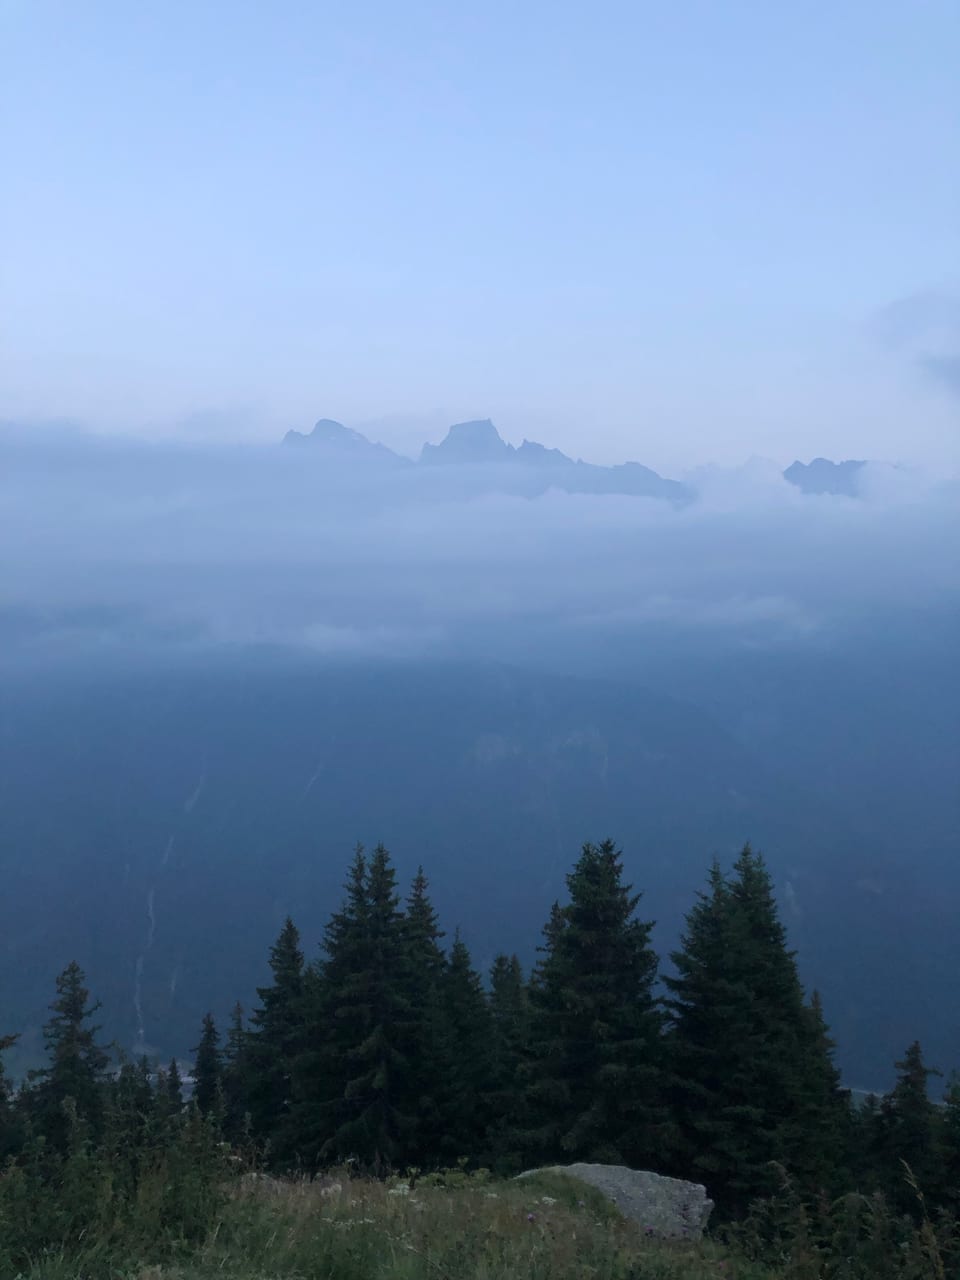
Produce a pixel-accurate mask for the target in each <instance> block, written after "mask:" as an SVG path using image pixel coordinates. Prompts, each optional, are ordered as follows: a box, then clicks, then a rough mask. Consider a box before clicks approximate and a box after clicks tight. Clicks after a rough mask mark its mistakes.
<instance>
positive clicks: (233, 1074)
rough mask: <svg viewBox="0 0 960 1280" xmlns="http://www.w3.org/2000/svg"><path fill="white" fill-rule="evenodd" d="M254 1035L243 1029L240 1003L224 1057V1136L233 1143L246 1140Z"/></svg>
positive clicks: (236, 1007) (233, 1016) (228, 1033)
mask: <svg viewBox="0 0 960 1280" xmlns="http://www.w3.org/2000/svg"><path fill="white" fill-rule="evenodd" d="M251 1056H252V1055H251V1053H250V1033H249V1032H248V1031H247V1029H246V1027H245V1026H244V1025H243V1005H241V1004H240V1002H239V1001H237V1003H236V1004H235V1005H234V1006H233V1010H232V1011H231V1014H230V1029H229V1031H228V1032H227V1043H226V1046H225V1048H224V1053H223V1081H222V1089H223V1132H224V1136H225V1137H226V1138H227V1140H228V1141H229V1142H233V1143H237V1142H240V1141H241V1140H242V1139H243V1138H244V1137H245V1136H246V1130H247V1118H248V1116H249V1107H250V1095H251V1093H252V1087H251V1074H252V1070H251V1062H250V1059H251Z"/></svg>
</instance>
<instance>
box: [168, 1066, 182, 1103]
mask: <svg viewBox="0 0 960 1280" xmlns="http://www.w3.org/2000/svg"><path fill="white" fill-rule="evenodd" d="M166 1085H167V1097H168V1099H169V1100H170V1108H171V1110H172V1111H173V1112H174V1113H175V1114H179V1113H180V1112H181V1111H182V1110H183V1077H182V1076H181V1075H180V1067H179V1065H178V1063H177V1060H176V1058H171V1059H170V1066H169V1067H168V1068H167V1081H166Z"/></svg>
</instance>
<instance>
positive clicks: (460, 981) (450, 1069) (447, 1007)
mask: <svg viewBox="0 0 960 1280" xmlns="http://www.w3.org/2000/svg"><path fill="white" fill-rule="evenodd" d="M443 1012H444V1040H445V1044H444V1052H443V1054H442V1061H443V1069H444V1081H443V1090H442V1103H441V1107H442V1112H443V1129H444V1138H443V1143H442V1147H441V1154H442V1155H443V1156H444V1157H445V1158H446V1160H447V1161H448V1162H450V1163H452V1162H454V1161H457V1160H463V1159H466V1160H475V1159H476V1157H477V1155H478V1154H479V1152H480V1149H481V1144H482V1142H483V1138H484V1135H485V1132H486V1129H487V1126H488V1123H489V1117H488V1115H487V1109H486V1101H487V1092H488V1089H489V1084H490V1032H491V1024H490V1012H489V1010H488V1008H487V1000H486V996H485V994H484V990H483V984H482V982H481V980H480V975H479V974H478V973H477V972H476V970H475V969H474V968H473V964H472V962H471V959H470V951H469V949H468V948H467V944H466V943H465V942H464V941H463V939H462V938H461V937H460V934H459V931H458V932H457V934H456V936H455V937H454V941H453V946H452V947H451V948H450V957H449V960H448V962H447V966H446V970H445V972H444V975H443Z"/></svg>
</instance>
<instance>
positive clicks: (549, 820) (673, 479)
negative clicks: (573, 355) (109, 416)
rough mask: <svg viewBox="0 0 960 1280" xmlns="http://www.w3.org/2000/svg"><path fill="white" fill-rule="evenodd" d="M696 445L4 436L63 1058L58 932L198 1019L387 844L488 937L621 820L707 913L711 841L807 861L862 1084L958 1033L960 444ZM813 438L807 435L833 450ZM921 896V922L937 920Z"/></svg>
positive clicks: (30, 900)
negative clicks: (717, 459) (763, 450)
mask: <svg viewBox="0 0 960 1280" xmlns="http://www.w3.org/2000/svg"><path fill="white" fill-rule="evenodd" d="M843 461H844V460H842V459H840V460H834V461H829V460H822V459H821V460H819V461H815V460H811V459H809V458H807V459H801V460H800V464H801V465H800V466H799V467H798V468H788V469H787V470H786V473H785V472H784V469H783V468H782V467H781V466H780V465H779V464H775V463H773V462H769V461H765V460H763V459H752V460H749V461H746V462H744V463H743V465H741V466H737V467H729V468H719V467H716V466H704V467H699V468H695V469H692V470H690V471H688V472H685V473H681V474H678V475H660V474H658V473H657V472H656V471H655V470H653V469H651V468H646V467H645V466H644V465H643V458H642V457H641V458H638V459H637V460H636V464H635V465H632V466H623V465H612V466H602V467H601V466H591V465H589V464H587V463H581V462H578V461H577V460H576V459H574V458H570V457H567V456H566V455H564V454H560V453H559V452H558V451H553V450H551V449H550V442H549V440H548V441H546V442H544V445H543V447H537V446H535V445H529V444H518V445H516V446H514V445H512V444H507V443H505V442H504V441H503V439H502V437H501V436H500V435H499V434H498V432H497V430H496V428H495V426H494V425H493V424H491V423H490V422H488V421H481V422H473V423H466V424H458V425H457V426H456V427H454V428H452V429H451V431H450V432H449V433H448V435H447V436H446V437H445V438H444V439H443V440H441V442H439V444H438V445H435V446H430V447H427V448H426V449H425V450H424V453H423V455H422V457H421V458H418V459H411V458H407V457H402V456H400V455H398V454H396V453H394V452H393V451H392V450H389V449H388V448H386V447H385V446H379V447H378V446H377V442H376V441H370V440H368V439H366V438H365V437H364V436H362V434H359V433H356V432H353V431H351V429H349V428H346V427H342V426H341V425H340V424H337V423H334V422H331V421H329V420H321V422H320V423H319V424H318V425H317V428H316V430H315V431H314V432H313V433H312V434H311V432H310V429H309V428H308V429H307V430H305V431H303V432H300V433H298V434H297V435H295V436H293V437H290V438H288V439H287V440H286V441H281V440H279V439H278V440H276V441H274V442H271V443H270V444H263V445H256V446H252V445H247V446H243V445H234V446H226V445H221V446H198V445H192V446H191V445H186V444H176V443H170V442H167V443H156V442H155V443H147V442H144V441H142V440H136V439H124V438H120V437H115V436H109V437H107V436H92V435H89V434H86V433H84V432H81V431H78V430H74V429H68V428H60V429H53V428H50V429H48V430H46V431H40V430H25V429H23V428H18V427H17V426H16V425H15V424H8V426H7V427H6V428H4V430H3V431H2V433H0V522H2V529H0V563H2V575H0V637H2V649H0V797H2V801H0V840H2V843H3V847H4V849H5V851H6V854H5V856H6V858H7V862H8V878H7V892H6V893H5V895H4V900H3V907H2V913H3V921H2V924H3V929H4V936H5V938H6V939H7V947H6V950H5V956H6V959H5V961H4V962H3V963H4V965H6V966H7V969H8V974H7V977H6V981H7V982H8V983H9V982H10V981H11V980H12V977H13V974H14V973H15V974H16V975H17V979H16V983H15V985H14V986H13V987H11V988H10V990H11V991H12V992H13V995H12V997H11V999H12V1002H13V1005H14V1006H15V1008H14V1012H15V1013H16V1015H17V1018H18V1022H19V1024H23V1025H25V1026H26V1028H27V1032H26V1034H24V1036H23V1037H22V1038H21V1041H20V1043H19V1045H18V1046H17V1049H16V1050H15V1051H14V1052H15V1053H16V1054H18V1055H19V1060H20V1061H22V1062H24V1063H26V1062H28V1061H30V1060H31V1057H32V1056H33V1055H36V1054H37V1053H39V1052H40V1046H39V1040H38V1038H37V1037H38V1035H39V1032H38V1028H39V1025H40V1023H41V1021H42V1017H43V1009H44V1005H45V1002H46V999H47V996H46V992H47V988H48V985H49V968H50V955H51V952H52V951H53V950H57V952H58V954H59V952H60V951H63V950H64V948H65V949H66V951H68V952H69V953H70V955H76V956H77V957H78V958H80V959H81V963H82V964H83V965H84V967H85V969H86V970H87V971H88V972H89V975H90V977H91V981H92V983H93V984H94V985H95V987H96V989H97V990H98V992H100V993H101V994H102V995H103V998H104V999H105V1004H106V1006H107V1008H108V1010H109V1014H108V1019H109V1020H108V1026H109V1029H110V1031H111V1034H115V1035H116V1036H117V1037H118V1039H119V1040H120V1041H121V1043H123V1044H126V1045H127V1046H129V1047H131V1048H133V1049H136V1050H146V1051H149V1052H154V1051H156V1052H160V1053H163V1054H170V1053H174V1052H176V1053H183V1052H184V1051H185V1050H186V1049H187V1047H188V1046H189V1045H190V1044H192V1039H191V1037H192V1036H194V1034H195V1027H196V1025H197V1023H198V1020H199V1018H200V1016H201V1014H202V1013H203V1011H204V1010H205V1009H206V1008H207V1007H208V1006H209V1005H210V1003H211V1001H217V1000H219V1001H220V1002H221V1004H222V1005H223V1008H224V1009H226V1007H227V1003H228V1001H229V1000H230V999H232V998H235V995H236V992H237V991H238V989H244V990H246V989H252V988H253V986H254V985H255V984H256V982H258V981H260V980H262V973H263V957H264V955H265V951H266V947H267V944H268V943H269V941H270V939H271V937H272V936H273V935H274V934H275V933H276V930H277V928H278V925H279V923H280V922H281V921H282V919H283V916H284V914H285V913H286V912H288V911H291V912H293V913H294V914H295V915H296V917H297V920H298V923H299V924H300V927H301V929H302V930H303V931H304V935H305V937H306V938H307V939H308V940H309V944H310V945H311V946H313V945H315V944H316V941H317V940H318V939H319V936H320V931H321V927H322V922H323V920H324V919H325V917H326V915H327V914H328V913H329V911H330V910H331V909H332V908H333V906H334V905H335V903H336V901H337V899H338V895H339V893H340V887H339V886H340V882H341V879H342V875H343V867H344V865H345V858H346V857H347V856H348V854H349V851H350V850H351V849H352V847H353V845H354V844H355V843H356V842H357V841H358V840H361V841H364V842H367V843H370V844H372V843H375V842H376V841H377V840H379V839H382V840H383V841H384V842H385V843H387V844H388V846H389V847H390V849H391V851H392V853H393V854H394V857H395V859H396V861H397V865H398V868H399V869H400V871H401V874H404V875H407V874H412V872H413V870H414V869H415V868H416V866H417V864H419V863H423V865H424V866H425V868H426V870H427V872H428V874H429V875H430V877H431V880H432V882H433V885H434V892H435V896H436V900H437V902H438V904H439V906H440V908H441V910H442V914H443V916H444V918H445V919H446V920H449V921H450V922H451V927H452V925H453V924H456V923H459V924H460V925H461V927H462V929H463V933H464V936H465V938H466V939H467V940H468V942H469V943H470V945H471V948H472V949H473V951H474V953H475V956H476V958H477V960H478V962H479V963H481V965H486V964H488V963H489V962H490V961H491V960H492V958H493V955H494V954H495V953H496V952H497V951H498V950H502V949H506V950H518V951H519V952H520V953H521V955H522V958H523V960H524V962H525V963H531V962H532V961H533V959H534V953H533V951H532V943H533V941H534V940H535V938H536V934H537V930H538V929H539V928H540V926H541V925H542V923H543V920H544V918H545V912H546V910H547V908H548V906H549V903H550V902H551V901H552V900H553V898H554V897H556V896H557V895H558V894H559V893H560V892H561V891H562V884H563V876H564V874H565V873H566V871H567V869H568V867H569V864H570V861H571V859H572V858H573V857H574V856H575V854H576V851H577V849H578V848H579V846H580V844H581V843H582V842H583V841H584V840H590V839H602V838H604V837H606V836H607V835H611V836H613V837H614V838H615V839H616V840H617V841H618V842H619V843H620V844H621V845H622V846H623V849H624V855H625V864H626V869H627V872H628V875H629V878H630V879H631V880H632V881H633V883H634V884H635V885H636V886H637V888H638V889H640V890H642V891H643V893H644V895H645V896H644V900H643V901H644V908H643V909H644V910H645V911H646V912H648V913H649V915H650V917H651V918H655V919H656V920H657V922H658V923H657V927H656V942H657V945H658V947H659V949H660V951H661V954H663V955H666V953H667V952H668V951H669V949H670V948H671V947H673V946H675V945H676V941H677V938H678V936H679V931H680V928H681V925H682V920H683V915H684V913H685V912H686V911H687V910H688V909H689V906H690V903H691V901H692V900H693V896H694V894H695V892H696V890H697V889H698V888H699V887H700V886H701V885H702V884H703V880H704V876H705V873H706V869H707V867H708V865H709V862H710V859H711V858H712V857H713V856H714V855H715V854H719V855H720V856H722V857H724V858H726V857H727V856H728V855H730V854H731V853H732V852H733V851H735V850H737V849H739V847H740V846H741V845H742V844H743V842H744V841H746V840H750V841H752V842H753V843H754V845H755V846H757V847H759V848H761V849H762V850H763V851H764V852H765V854H766V855H767V857H768V860H769V864H770V867H771V870H772V872H773V874H774V878H775V883H776V887H777V891H778V894H779V895H780V896H781V900H782V903H783V910H784V915H785V919H786V922H787V925H788V928H789V931H790V937H791V940H792V941H793V942H794V945H796V946H798V947H799V952H800V964H801V972H802V976H803V977H804V979H805V981H807V982H809V983H810V984H811V985H815V986H817V987H818V988H819V989H820V990H821V992H822V995H823V998H824V1000H825V1002H826V1003H827V1004H828V1007H829V1008H830V1009H831V1011H832V1013H831V1025H832V1027H833V1030H834V1034H835V1036H836V1038H837V1040H838V1042H839V1060H840V1062H841V1065H842V1066H843V1069H844V1072H845V1075H846V1077H847V1079H848V1080H849V1082H850V1083H851V1084H852V1085H855V1086H857V1087H864V1088H870V1087H874V1086H884V1085H885V1084H886V1082H887V1076H888V1072H889V1064H890V1062H891V1061H892V1060H893V1057H894V1056H895V1055H896V1053H897V1052H898V1051H899V1049H900V1048H901V1047H902V1043H903V1042H904V1041H905V1039H908V1038H909V1037H910V1035H912V1034H920V1035H921V1037H922V1039H923V1042H924V1045H925V1047H926V1048H928V1052H929V1054H930V1056H931V1058H932V1059H933V1060H939V1059H940V1058H942V1059H943V1060H944V1061H951V1060H954V1059H956V1058H957V1057H958V1056H960V1042H958V1039H957V1036H958V1030H957V1025H956V1023H955V1021H954V1022H950V1021H948V1020H944V1019H943V1018H942V1017H941V1016H940V1011H941V1010H942V1008H943V1007H944V1005H945V1004H949V1003H950V1002H951V1001H955V1000H956V998H957V994H958V993H957V977H956V975H957V973H958V972H960V951H958V942H957V936H956V930H955V928H954V927H953V920H954V916H955V910H954V907H955V904H956V901H957V895H958V893H960V879H958V872H957V867H956V860H955V853H956V831H957V829H958V827H957V822H958V818H960V812H958V797H957V787H956V779H957V777H958V776H960V751H958V741H957V733H956V725H957V716H958V712H960V705H958V682H957V675H956V661H955V653H956V651H957V644H958V641H960V614H958V558H957V549H958V547H960V536H958V535H960V528H958V524H960V503H958V501H957V499H958V485H957V481H956V478H955V477H952V476H951V475H950V474H949V473H944V472H942V471H941V472H938V473H934V472H925V471H923V470H921V469H919V468H916V467H905V466H898V465H895V464H893V463H888V462H884V461H882V460H859V459H858V460H854V462H852V463H850V464H849V465H845V466H843V467H837V466H836V465H835V462H843ZM807 464H810V465H807ZM906 916H909V918H911V919H917V918H921V917H922V918H923V919H924V922H925V923H924V928H923V929H922V930H914V929H907V928H905V927H904V919H905V917H906Z"/></svg>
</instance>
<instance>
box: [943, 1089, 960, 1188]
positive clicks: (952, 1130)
mask: <svg viewBox="0 0 960 1280" xmlns="http://www.w3.org/2000/svg"><path fill="white" fill-rule="evenodd" d="M940 1152H941V1158H942V1167H941V1177H940V1188H939V1197H938V1198H939V1200H940V1203H941V1204H943V1205H945V1206H946V1207H947V1208H948V1209H952V1210H953V1212H954V1213H958V1212H960V1072H957V1071H954V1072H953V1073H952V1074H951V1076H950V1079H949V1080H948V1081H947V1088H946V1092H945V1093H944V1095H943V1114H942V1116H941V1136H940Z"/></svg>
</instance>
